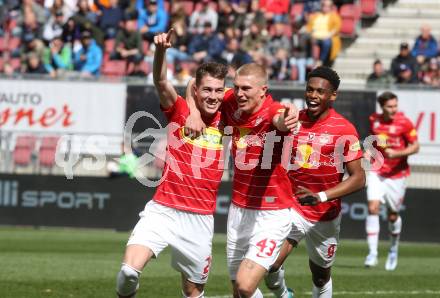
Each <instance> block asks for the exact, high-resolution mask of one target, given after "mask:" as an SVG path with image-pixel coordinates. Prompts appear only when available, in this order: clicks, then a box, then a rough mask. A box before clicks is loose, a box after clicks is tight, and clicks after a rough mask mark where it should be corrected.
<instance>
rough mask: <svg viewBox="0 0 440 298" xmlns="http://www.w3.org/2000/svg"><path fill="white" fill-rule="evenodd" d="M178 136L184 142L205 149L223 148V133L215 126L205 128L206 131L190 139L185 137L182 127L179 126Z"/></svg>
mask: <svg viewBox="0 0 440 298" xmlns="http://www.w3.org/2000/svg"><path fill="white" fill-rule="evenodd" d="M179 134H180V138H181V139H183V140H184V141H185V142H186V143H189V144H191V145H193V146H197V147H200V148H205V149H213V150H221V149H223V144H222V137H223V133H222V132H221V131H219V130H218V129H217V128H214V127H208V128H206V133H205V134H203V135H201V136H200V137H198V138H197V139H191V138H189V137H187V136H186V135H185V133H184V127H181V128H180V131H179Z"/></svg>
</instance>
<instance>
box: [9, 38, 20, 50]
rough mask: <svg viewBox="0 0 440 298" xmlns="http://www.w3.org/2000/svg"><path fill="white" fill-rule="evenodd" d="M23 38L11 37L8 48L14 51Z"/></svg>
mask: <svg viewBox="0 0 440 298" xmlns="http://www.w3.org/2000/svg"><path fill="white" fill-rule="evenodd" d="M20 44H21V40H20V38H19V37H11V38H9V40H8V50H9V51H13V50H16V49H18V48H19V47H20Z"/></svg>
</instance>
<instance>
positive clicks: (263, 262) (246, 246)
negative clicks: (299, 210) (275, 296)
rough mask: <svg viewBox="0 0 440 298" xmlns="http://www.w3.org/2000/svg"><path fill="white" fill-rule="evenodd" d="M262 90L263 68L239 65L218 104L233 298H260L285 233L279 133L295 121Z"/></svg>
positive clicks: (287, 200)
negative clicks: (228, 157)
mask: <svg viewBox="0 0 440 298" xmlns="http://www.w3.org/2000/svg"><path fill="white" fill-rule="evenodd" d="M267 88H268V87H267V74H266V71H265V69H264V67H262V66H260V65H258V64H255V63H250V64H245V65H243V66H242V67H240V68H239V69H238V70H237V72H236V76H235V78H234V89H232V90H229V91H227V92H226V94H225V97H224V101H223V104H222V116H224V118H225V124H226V125H228V126H233V139H232V154H233V157H234V180H233V189H232V204H231V207H230V209H229V215H228V226H227V261H228V269H229V274H230V278H231V281H232V284H233V291H234V297H263V296H262V293H261V291H260V290H259V289H258V284H259V282H260V281H261V279H262V278H263V277H264V275H265V274H266V273H267V270H268V269H269V268H270V266H271V265H272V263H273V262H274V261H275V260H276V257H277V255H278V253H279V249H280V247H281V245H282V243H283V241H284V239H285V238H286V236H287V234H288V233H289V231H290V222H291V207H292V193H291V191H290V190H291V186H290V182H289V178H288V177H287V173H286V171H285V169H284V168H283V167H282V165H281V152H282V139H281V137H280V131H288V130H289V129H291V128H293V127H294V126H295V125H296V116H297V115H296V109H295V107H294V106H293V105H290V106H288V107H287V108H285V107H284V106H282V105H281V104H279V103H278V102H275V101H274V100H273V99H272V97H271V96H270V95H268V94H267ZM191 113H192V110H191ZM271 147H272V148H271ZM267 149H268V150H267ZM270 149H273V150H270Z"/></svg>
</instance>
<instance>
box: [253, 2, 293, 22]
mask: <svg viewBox="0 0 440 298" xmlns="http://www.w3.org/2000/svg"><path fill="white" fill-rule="evenodd" d="M289 4H290V1H289V0H260V9H261V10H262V11H263V12H264V16H265V17H266V19H267V20H268V21H270V22H271V23H280V22H283V23H284V22H287V21H288V20H289V18H288V16H289Z"/></svg>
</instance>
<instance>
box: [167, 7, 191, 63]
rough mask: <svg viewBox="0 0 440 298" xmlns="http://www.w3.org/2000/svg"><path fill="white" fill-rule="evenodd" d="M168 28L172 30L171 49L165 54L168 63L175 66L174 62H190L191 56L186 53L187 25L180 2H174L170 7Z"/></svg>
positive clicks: (187, 40) (187, 42) (183, 8)
mask: <svg viewBox="0 0 440 298" xmlns="http://www.w3.org/2000/svg"><path fill="white" fill-rule="evenodd" d="M171 9H172V10H171V21H170V28H171V27H172V28H174V34H173V35H172V36H171V44H172V47H171V48H169V49H168V50H167V52H166V55H167V61H168V63H171V64H175V61H176V60H178V61H186V60H190V59H191V56H190V55H188V53H187V49H188V47H187V45H188V44H189V34H188V24H187V21H188V20H187V16H186V12H185V7H184V6H183V4H182V2H175V3H173V6H172V7H171Z"/></svg>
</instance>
